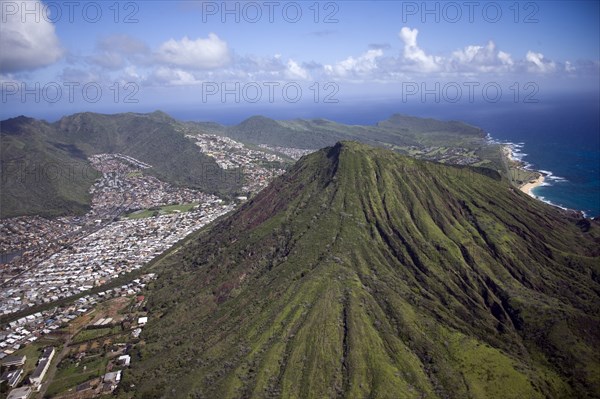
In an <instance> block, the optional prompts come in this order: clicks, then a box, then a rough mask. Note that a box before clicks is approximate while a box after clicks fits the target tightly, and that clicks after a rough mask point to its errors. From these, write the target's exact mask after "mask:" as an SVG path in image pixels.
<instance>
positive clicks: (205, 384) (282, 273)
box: [119, 118, 600, 399]
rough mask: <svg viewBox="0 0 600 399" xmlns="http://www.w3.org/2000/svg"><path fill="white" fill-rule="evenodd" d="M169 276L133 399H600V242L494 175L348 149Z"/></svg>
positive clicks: (224, 230) (192, 242)
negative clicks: (595, 398) (599, 397)
mask: <svg viewBox="0 0 600 399" xmlns="http://www.w3.org/2000/svg"><path fill="white" fill-rule="evenodd" d="M401 120H402V121H407V120H406V119H404V118H401ZM415 121H416V122H417V123H418V120H415ZM269 123H271V124H272V123H273V122H269ZM294 123H300V122H294ZM311 123H312V122H311ZM387 123H394V121H393V120H391V121H390V122H386V124H387ZM431 124H432V128H433V125H435V122H431ZM407 129H409V130H410V129H415V127H414V126H413V127H411V126H407ZM436 129H437V128H436ZM460 131H461V132H462V130H460ZM256 140H261V139H258V138H257V139H256ZM155 267H156V268H155V270H156V271H158V274H159V279H158V280H157V281H156V283H155V284H153V288H152V289H151V290H150V292H149V295H148V301H149V302H148V305H147V307H148V309H149V316H150V321H149V323H148V324H147V325H146V327H145V329H144V332H143V334H142V337H141V338H142V340H143V341H142V344H141V345H140V346H138V347H136V349H134V351H133V352H132V358H133V359H134V361H132V368H131V369H128V370H127V372H126V373H124V381H123V382H122V384H121V385H120V392H119V397H135V398H165V397H169V398H223V399H224V398H275V397H277V398H279V397H283V398H338V397H339V398H367V397H369V398H502V399H506V398H592V397H598V394H599V392H600V375H599V374H598V370H600V358H599V357H598V348H599V347H600V225H599V224H598V222H597V221H593V220H592V221H591V220H586V219H581V218H576V217H574V216H573V214H572V213H568V212H565V211H562V210H560V209H558V208H554V207H551V206H549V205H546V204H544V203H542V202H540V201H537V200H534V199H532V198H530V197H528V196H527V195H525V194H524V193H522V192H520V191H519V190H517V189H515V188H514V187H513V186H512V185H511V184H509V182H508V181H507V180H506V179H505V178H504V177H502V176H501V175H500V174H498V173H497V172H493V171H491V170H490V169H486V168H479V169H477V168H471V167H459V166H449V165H443V164H440V163H433V162H426V161H420V160H416V159H414V158H411V157H406V156H402V155H399V154H397V153H395V152H392V151H389V150H385V149H381V148H374V147H370V146H366V145H363V144H359V143H356V142H342V143H338V144H336V145H334V146H332V147H328V148H325V149H321V150H319V151H317V152H315V153H313V154H311V155H308V156H305V157H303V158H302V159H300V161H298V162H297V163H296V164H295V165H294V166H293V168H292V169H291V170H290V171H288V172H287V173H286V174H284V175H283V176H281V177H279V178H277V179H276V180H275V181H274V182H273V183H272V184H271V185H270V186H269V187H267V188H266V189H264V190H263V191H261V192H260V193H259V194H258V195H256V196H255V197H254V198H252V199H250V200H249V201H248V202H247V203H245V204H244V205H243V206H242V207H241V208H240V209H238V210H237V211H236V212H235V213H234V214H232V215H231V216H229V217H228V218H226V219H224V220H222V221H220V222H218V223H217V224H216V225H214V226H213V227H212V228H211V229H210V230H208V231H205V232H202V233H200V234H195V235H194V236H193V237H191V238H190V239H189V240H188V242H187V244H185V245H184V246H182V247H180V248H178V250H177V251H175V252H174V253H173V254H171V255H170V256H167V257H166V258H165V259H163V260H161V261H160V262H159V263H157V264H156V265H155Z"/></svg>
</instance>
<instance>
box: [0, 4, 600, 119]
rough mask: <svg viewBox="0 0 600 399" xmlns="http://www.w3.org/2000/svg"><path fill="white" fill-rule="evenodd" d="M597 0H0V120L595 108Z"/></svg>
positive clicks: (599, 70)
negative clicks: (548, 104)
mask: <svg viewBox="0 0 600 399" xmlns="http://www.w3.org/2000/svg"><path fill="white" fill-rule="evenodd" d="M599 4H600V2H598V1H568V2H567V1H565V2H560V1H523V2H517V1H495V2H493V1H492V2H488V1H457V2H452V1H451V2H435V1H431V2H422V1H417V2H412V1H368V2H367V1H339V2H332V1H321V2H317V1H296V2H294V1H266V2H254V1H240V2H238V1H227V2H223V1H153V0H152V1H139V2H137V1H135V2H134V1H120V2H117V1H66V2H62V1H43V2H41V1H22V0H19V1H7V0H0V5H1V9H0V13H1V15H0V17H1V19H0V85H1V87H0V91H1V93H0V94H1V96H2V106H1V110H0V118H2V119H5V118H8V117H14V116H18V115H27V116H31V117H38V118H46V119H50V120H55V119H58V118H59V117H60V116H62V115H66V114H71V113H75V112H83V111H93V112H106V113H115V112H128V111H134V112H151V111H154V110H156V109H161V110H164V111H166V112H168V113H171V114H177V113H180V114H182V115H183V114H185V115H186V116H188V118H187V119H194V115H198V118H200V119H206V117H207V116H209V115H210V114H211V112H213V111H214V112H216V111H220V112H221V113H222V112H223V110H226V111H227V110H240V109H245V110H248V111H247V113H248V114H253V113H263V114H269V113H273V114H276V113H277V110H281V109H292V110H295V111H297V112H298V114H299V116H319V115H318V114H319V113H327V112H326V110H327V109H335V110H338V111H339V112H342V111H340V110H343V109H344V106H345V105H356V104H359V103H369V102H381V101H384V102H385V101H390V102H397V103H399V104H409V103H410V104H420V105H422V106H432V107H435V106H442V105H448V104H474V103H478V104H482V103H483V104H492V105H493V104H498V103H502V102H512V103H523V104H527V103H540V102H543V101H545V100H546V99H549V98H555V97H556V96H573V95H578V94H580V93H581V94H582V95H592V96H593V98H597V96H598V91H599V89H598V87H599V84H600V83H599V81H600V78H599V76H600V43H599V40H600V39H599V37H600V28H599V23H600V22H599V21H600V9H599ZM300 110H304V111H303V112H300ZM306 110H310V111H306ZM183 111H185V112H183ZM217 119H218V118H217Z"/></svg>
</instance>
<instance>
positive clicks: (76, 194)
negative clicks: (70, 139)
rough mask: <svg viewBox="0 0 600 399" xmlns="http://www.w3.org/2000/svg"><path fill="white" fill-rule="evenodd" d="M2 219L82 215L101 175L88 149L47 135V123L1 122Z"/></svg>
mask: <svg viewBox="0 0 600 399" xmlns="http://www.w3.org/2000/svg"><path fill="white" fill-rule="evenodd" d="M0 129H1V131H2V134H1V135H0V175H1V176H2V179H1V182H0V218H4V217H12V216H18V215H44V216H58V215H65V214H82V213H85V212H86V211H87V210H88V209H89V204H90V200H91V198H90V194H89V192H88V189H89V187H90V186H91V185H92V184H93V183H94V180H95V179H96V178H98V177H99V173H98V172H97V171H96V170H95V169H94V168H92V167H91V165H90V164H89V162H87V158H86V156H85V154H83V153H82V152H81V151H80V150H79V149H78V148H77V147H75V146H73V145H72V144H69V143H66V142H64V141H63V140H60V139H58V138H57V139H48V137H49V136H50V135H51V134H52V128H51V127H50V126H49V125H48V124H47V123H45V122H42V121H36V120H34V119H30V118H25V117H19V118H13V119H9V120H6V121H3V122H2V124H1V125H0Z"/></svg>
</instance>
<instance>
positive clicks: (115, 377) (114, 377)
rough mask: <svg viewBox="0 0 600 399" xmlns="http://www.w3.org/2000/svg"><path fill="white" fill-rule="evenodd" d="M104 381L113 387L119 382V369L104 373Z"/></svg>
mask: <svg viewBox="0 0 600 399" xmlns="http://www.w3.org/2000/svg"><path fill="white" fill-rule="evenodd" d="M104 382H105V383H106V382H108V383H110V384H111V385H112V386H114V387H116V386H117V385H119V382H121V370H119V371H112V372H110V373H106V374H104Z"/></svg>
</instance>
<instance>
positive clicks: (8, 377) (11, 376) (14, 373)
mask: <svg viewBox="0 0 600 399" xmlns="http://www.w3.org/2000/svg"><path fill="white" fill-rule="evenodd" d="M22 376H23V369H16V370H7V371H5V372H4V374H2V376H1V377H0V384H3V383H5V382H6V383H7V384H8V386H9V387H11V388H14V387H16V386H17V384H18V383H19V381H20V380H21V377H22Z"/></svg>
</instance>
